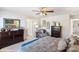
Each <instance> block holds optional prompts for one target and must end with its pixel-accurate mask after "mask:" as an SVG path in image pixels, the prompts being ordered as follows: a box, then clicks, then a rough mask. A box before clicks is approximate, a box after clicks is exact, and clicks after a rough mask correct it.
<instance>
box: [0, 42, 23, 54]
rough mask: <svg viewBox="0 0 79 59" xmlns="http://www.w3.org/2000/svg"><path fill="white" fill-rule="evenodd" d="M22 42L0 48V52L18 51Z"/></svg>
mask: <svg viewBox="0 0 79 59" xmlns="http://www.w3.org/2000/svg"><path fill="white" fill-rule="evenodd" d="M21 43H22V42H20V43H17V44H14V45H10V46H8V47H5V48H2V49H0V52H16V50H17V49H18V47H19V46H20V44H21Z"/></svg>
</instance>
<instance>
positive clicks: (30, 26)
mask: <svg viewBox="0 0 79 59" xmlns="http://www.w3.org/2000/svg"><path fill="white" fill-rule="evenodd" d="M3 18H11V19H20V21H21V24H20V25H21V27H23V28H24V29H25V32H24V34H25V35H24V38H25V39H26V36H27V34H28V35H30V36H34V34H35V28H34V23H38V20H37V19H36V18H32V17H27V16H25V15H24V16H23V15H21V14H17V13H15V12H12V11H11V12H10V11H6V10H3V11H0V28H3Z"/></svg>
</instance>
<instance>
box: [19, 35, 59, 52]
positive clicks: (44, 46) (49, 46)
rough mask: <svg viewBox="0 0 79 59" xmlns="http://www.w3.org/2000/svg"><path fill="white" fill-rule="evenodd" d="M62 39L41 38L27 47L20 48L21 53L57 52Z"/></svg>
mask: <svg viewBox="0 0 79 59" xmlns="http://www.w3.org/2000/svg"><path fill="white" fill-rule="evenodd" d="M59 40H60V38H54V37H50V36H47V37H44V38H40V39H38V40H36V41H34V42H32V43H30V44H28V45H26V46H25V47H20V48H19V52H56V51H57V45H58V42H59Z"/></svg>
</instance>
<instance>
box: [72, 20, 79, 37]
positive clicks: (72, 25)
mask: <svg viewBox="0 0 79 59" xmlns="http://www.w3.org/2000/svg"><path fill="white" fill-rule="evenodd" d="M74 21H79V19H71V35H73V22H74Z"/></svg>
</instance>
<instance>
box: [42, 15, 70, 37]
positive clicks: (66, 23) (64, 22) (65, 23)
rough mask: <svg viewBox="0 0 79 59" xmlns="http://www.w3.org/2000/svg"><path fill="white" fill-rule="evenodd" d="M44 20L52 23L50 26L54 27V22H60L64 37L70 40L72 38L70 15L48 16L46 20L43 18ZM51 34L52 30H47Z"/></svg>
mask: <svg viewBox="0 0 79 59" xmlns="http://www.w3.org/2000/svg"><path fill="white" fill-rule="evenodd" d="M42 20H47V21H49V22H50V25H52V22H53V21H55V22H60V25H61V26H62V37H63V38H68V37H69V36H70V29H71V28H70V23H71V22H70V17H69V15H68V14H60V15H54V16H53V15H52V16H47V17H44V18H41V21H42ZM47 30H48V31H49V32H51V29H47Z"/></svg>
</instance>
